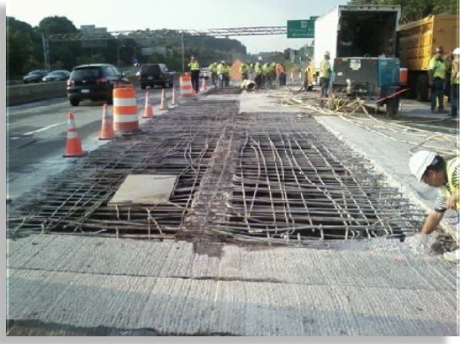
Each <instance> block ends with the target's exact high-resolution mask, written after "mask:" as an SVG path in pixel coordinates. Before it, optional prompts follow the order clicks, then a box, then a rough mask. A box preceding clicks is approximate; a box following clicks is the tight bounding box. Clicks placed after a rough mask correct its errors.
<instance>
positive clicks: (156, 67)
mask: <svg viewBox="0 0 470 344" xmlns="http://www.w3.org/2000/svg"><path fill="white" fill-rule="evenodd" d="M138 77H139V80H140V88H142V89H145V88H146V87H147V86H151V87H155V86H157V85H160V86H162V87H163V88H166V87H173V75H172V74H171V73H170V72H169V70H168V68H167V67H166V65H164V64H163V63H154V64H144V65H142V66H141V67H140V74H139V75H138Z"/></svg>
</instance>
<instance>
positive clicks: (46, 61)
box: [42, 34, 51, 71]
mask: <svg viewBox="0 0 470 344" xmlns="http://www.w3.org/2000/svg"><path fill="white" fill-rule="evenodd" d="M42 50H43V52H44V69H45V70H47V71H49V70H50V69H51V65H50V62H49V41H48V40H47V39H46V37H45V36H44V34H42Z"/></svg>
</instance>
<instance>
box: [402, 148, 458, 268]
mask: <svg viewBox="0 0 470 344" xmlns="http://www.w3.org/2000/svg"><path fill="white" fill-rule="evenodd" d="M408 165H409V168H410V170H411V172H412V173H413V175H414V176H415V177H416V178H417V179H418V182H424V183H425V184H427V185H429V186H432V187H435V188H438V192H439V193H438V197H437V199H436V201H435V203H434V208H433V210H432V211H431V213H430V214H429V215H428V217H427V218H426V221H425V222H424V225H423V228H422V229H421V233H422V234H431V233H432V232H433V231H434V230H435V229H436V228H437V226H438V225H439V223H440V222H441V220H442V218H443V217H444V213H445V212H446V211H447V210H448V209H454V210H456V211H457V212H460V159H459V157H454V158H450V159H444V158H443V157H441V156H440V155H438V154H437V153H436V152H434V151H429V150H421V151H418V152H416V153H414V154H413V156H412V157H411V158H410V161H409V164H408ZM444 258H445V259H447V260H451V261H458V260H459V251H458V250H457V251H454V252H449V253H448V254H447V255H446V254H445V255H444Z"/></svg>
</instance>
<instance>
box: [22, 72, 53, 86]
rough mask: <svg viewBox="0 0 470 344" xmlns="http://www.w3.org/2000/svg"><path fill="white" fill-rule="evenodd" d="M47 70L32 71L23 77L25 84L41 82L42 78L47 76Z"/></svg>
mask: <svg viewBox="0 0 470 344" xmlns="http://www.w3.org/2000/svg"><path fill="white" fill-rule="evenodd" d="M47 73H48V72H47V70H42V69H37V70H32V71H31V72H29V73H28V74H27V75H25V76H24V77H23V82H24V83H25V84H28V83H30V82H41V81H42V78H43V77H45V76H46V75H47Z"/></svg>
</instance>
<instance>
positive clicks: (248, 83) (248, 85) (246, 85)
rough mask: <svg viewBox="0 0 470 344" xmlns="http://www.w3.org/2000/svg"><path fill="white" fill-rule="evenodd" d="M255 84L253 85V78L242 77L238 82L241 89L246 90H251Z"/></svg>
mask: <svg viewBox="0 0 470 344" xmlns="http://www.w3.org/2000/svg"><path fill="white" fill-rule="evenodd" d="M255 86H256V85H255V82H254V81H253V80H248V79H244V80H242V82H241V83H240V88H241V89H242V90H246V91H250V90H253V89H254V88H255Z"/></svg>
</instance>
